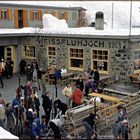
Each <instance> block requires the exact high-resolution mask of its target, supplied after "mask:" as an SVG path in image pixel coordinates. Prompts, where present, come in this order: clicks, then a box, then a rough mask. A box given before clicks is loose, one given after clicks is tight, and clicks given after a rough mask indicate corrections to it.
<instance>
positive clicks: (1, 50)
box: [0, 46, 4, 61]
mask: <svg viewBox="0 0 140 140" xmlns="http://www.w3.org/2000/svg"><path fill="white" fill-rule="evenodd" d="M1 59H4V47H3V46H0V61H1Z"/></svg>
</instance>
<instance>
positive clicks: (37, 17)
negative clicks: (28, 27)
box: [33, 10, 39, 21]
mask: <svg viewBox="0 0 140 140" xmlns="http://www.w3.org/2000/svg"><path fill="white" fill-rule="evenodd" d="M33 20H34V21H36V20H39V11H38V10H33Z"/></svg>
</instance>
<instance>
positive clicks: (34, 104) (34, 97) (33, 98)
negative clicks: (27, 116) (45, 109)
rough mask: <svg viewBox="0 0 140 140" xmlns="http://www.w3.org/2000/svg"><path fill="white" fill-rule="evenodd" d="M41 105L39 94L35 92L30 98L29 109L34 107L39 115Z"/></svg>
mask: <svg viewBox="0 0 140 140" xmlns="http://www.w3.org/2000/svg"><path fill="white" fill-rule="evenodd" d="M39 106H40V101H39V99H38V97H37V95H36V94H35V93H34V92H33V93H32V94H31V96H30V97H29V98H28V109H29V108H32V109H33V111H36V112H37V117H39V110H40V109H39Z"/></svg>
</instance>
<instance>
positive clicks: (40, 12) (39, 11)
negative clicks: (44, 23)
mask: <svg viewBox="0 0 140 140" xmlns="http://www.w3.org/2000/svg"><path fill="white" fill-rule="evenodd" d="M38 20H42V10H38Z"/></svg>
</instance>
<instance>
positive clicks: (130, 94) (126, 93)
mask: <svg viewBox="0 0 140 140" xmlns="http://www.w3.org/2000/svg"><path fill="white" fill-rule="evenodd" d="M104 91H108V92H112V93H117V94H119V95H124V96H136V95H137V94H132V93H129V92H122V91H118V90H114V89H109V88H104Z"/></svg>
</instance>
